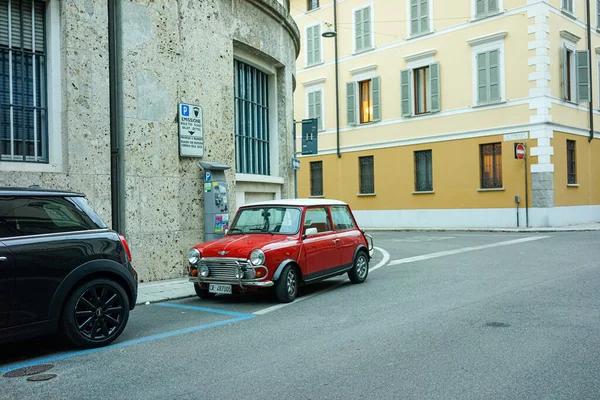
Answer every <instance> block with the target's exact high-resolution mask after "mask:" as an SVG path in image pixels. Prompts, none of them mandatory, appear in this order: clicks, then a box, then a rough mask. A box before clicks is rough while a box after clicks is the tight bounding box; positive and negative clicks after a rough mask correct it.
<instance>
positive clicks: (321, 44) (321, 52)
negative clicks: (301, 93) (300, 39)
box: [303, 22, 323, 68]
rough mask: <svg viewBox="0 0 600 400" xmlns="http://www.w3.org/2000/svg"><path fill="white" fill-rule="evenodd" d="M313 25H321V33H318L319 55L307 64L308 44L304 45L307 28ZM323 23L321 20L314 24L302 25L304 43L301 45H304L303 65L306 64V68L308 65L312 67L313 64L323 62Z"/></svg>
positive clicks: (306, 37) (306, 38)
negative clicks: (317, 58)
mask: <svg viewBox="0 0 600 400" xmlns="http://www.w3.org/2000/svg"><path fill="white" fill-rule="evenodd" d="M315 26H320V27H321V35H319V49H320V50H319V56H320V57H321V58H320V59H319V61H315V62H314V63H312V64H310V65H309V64H308V46H307V45H306V42H307V40H308V29H309V28H312V27H315ZM322 33H323V24H322V23H321V22H317V23H314V24H310V25H306V26H305V27H304V43H303V45H304V46H305V48H306V49H305V50H304V65H305V66H306V68H310V67H314V66H315V65H320V64H323V35H322Z"/></svg>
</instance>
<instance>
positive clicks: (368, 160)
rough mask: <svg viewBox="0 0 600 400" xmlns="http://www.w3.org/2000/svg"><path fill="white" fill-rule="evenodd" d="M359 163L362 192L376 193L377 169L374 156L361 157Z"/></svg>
mask: <svg viewBox="0 0 600 400" xmlns="http://www.w3.org/2000/svg"><path fill="white" fill-rule="evenodd" d="M358 165H359V168H360V194H374V193H375V169H374V165H373V156H368V157H359V158H358Z"/></svg>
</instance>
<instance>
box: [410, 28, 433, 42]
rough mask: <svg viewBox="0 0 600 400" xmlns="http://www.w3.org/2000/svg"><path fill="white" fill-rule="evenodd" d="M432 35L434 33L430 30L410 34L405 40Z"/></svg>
mask: <svg viewBox="0 0 600 400" xmlns="http://www.w3.org/2000/svg"><path fill="white" fill-rule="evenodd" d="M434 33H435V31H434V30H430V31H429V32H423V33H415V34H410V35H409V36H408V38H406V40H412V39H418V38H422V37H424V36H427V35H433V34H434Z"/></svg>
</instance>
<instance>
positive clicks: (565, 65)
mask: <svg viewBox="0 0 600 400" xmlns="http://www.w3.org/2000/svg"><path fill="white" fill-rule="evenodd" d="M562 53H563V54H562V89H563V99H564V100H566V101H572V102H588V101H589V100H590V84H589V58H588V54H589V53H588V51H587V50H575V46H574V45H570V46H567V45H566V44H563V50H562Z"/></svg>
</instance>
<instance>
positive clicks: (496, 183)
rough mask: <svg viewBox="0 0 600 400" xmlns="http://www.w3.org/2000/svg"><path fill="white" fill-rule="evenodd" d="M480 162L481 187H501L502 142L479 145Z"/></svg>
mask: <svg viewBox="0 0 600 400" xmlns="http://www.w3.org/2000/svg"><path fill="white" fill-rule="evenodd" d="M479 155H480V162H481V189H496V188H501V187H502V143H491V144H482V145H480V146H479Z"/></svg>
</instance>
